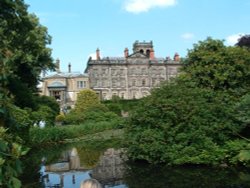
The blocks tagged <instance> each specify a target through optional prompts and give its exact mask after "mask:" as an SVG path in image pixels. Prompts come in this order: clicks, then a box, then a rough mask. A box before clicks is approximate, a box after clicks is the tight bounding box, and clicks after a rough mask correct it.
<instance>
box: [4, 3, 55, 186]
mask: <svg viewBox="0 0 250 188" xmlns="http://www.w3.org/2000/svg"><path fill="white" fill-rule="evenodd" d="M0 7H1V8H0V39H1V40H0V187H10V188H12V187H14V188H18V187H21V182H20V180H18V176H19V174H20V173H21V170H22V168H21V162H20V157H21V156H23V155H25V154H26V153H27V150H26V149H24V147H23V146H22V144H24V142H23V141H22V139H21V138H20V137H19V136H18V134H23V130H26V131H28V129H27V126H28V125H27V124H28V122H26V118H27V117H28V116H26V115H28V114H27V112H26V111H23V110H22V109H20V108H18V107H21V108H24V107H30V108H34V107H35V103H34V100H33V99H34V97H33V96H34V93H36V85H37V83H38V81H39V75H40V73H41V72H42V71H43V70H48V69H53V67H54V64H53V63H52V59H51V50H50V49H49V48H48V47H47V45H48V44H50V40H51V38H50V36H49V35H48V33H47V29H46V27H44V26H42V25H40V23H39V21H38V18H37V17H36V16H35V15H32V14H29V13H28V11H27V5H26V4H25V3H24V1H23V0H1V1H0ZM13 103H14V104H15V105H17V106H18V107H13ZM22 115H23V117H22Z"/></svg>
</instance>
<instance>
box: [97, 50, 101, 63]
mask: <svg viewBox="0 0 250 188" xmlns="http://www.w3.org/2000/svg"><path fill="white" fill-rule="evenodd" d="M100 59H101V58H100V50H99V48H97V49H96V60H100Z"/></svg>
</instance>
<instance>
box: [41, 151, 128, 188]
mask: <svg viewBox="0 0 250 188" xmlns="http://www.w3.org/2000/svg"><path fill="white" fill-rule="evenodd" d="M121 154H122V150H115V149H113V148H110V149H108V150H106V151H105V152H104V154H103V155H102V156H101V157H100V161H99V162H98V164H97V165H96V167H94V168H92V169H89V168H86V167H85V166H84V165H81V164H82V163H81V158H80V156H79V154H78V151H77V149H76V148H72V149H71V150H70V151H67V152H64V153H63V154H62V156H61V158H60V159H59V160H58V162H57V163H54V164H50V165H46V166H42V168H41V175H42V182H43V183H44V186H45V187H60V188H68V187H69V188H74V187H77V188H79V187H80V183H81V181H83V180H85V179H88V178H91V177H92V178H95V179H97V180H98V181H99V182H100V183H101V184H102V185H103V186H104V187H113V186H116V187H126V186H125V185H124V184H123V181H122V177H123V174H124V170H125V169H124V166H123V160H122V158H121Z"/></svg>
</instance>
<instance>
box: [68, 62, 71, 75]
mask: <svg viewBox="0 0 250 188" xmlns="http://www.w3.org/2000/svg"><path fill="white" fill-rule="evenodd" d="M68 71H69V73H71V64H70V63H69V64H68Z"/></svg>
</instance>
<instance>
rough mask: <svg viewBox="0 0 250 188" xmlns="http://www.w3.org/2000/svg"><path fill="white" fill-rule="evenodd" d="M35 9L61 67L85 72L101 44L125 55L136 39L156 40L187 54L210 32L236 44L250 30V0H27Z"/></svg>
mask: <svg viewBox="0 0 250 188" xmlns="http://www.w3.org/2000/svg"><path fill="white" fill-rule="evenodd" d="M25 3H26V4H28V5H30V6H29V9H28V10H29V12H30V13H35V14H36V15H37V16H38V17H39V19H40V23H41V24H42V25H44V26H46V27H47V28H48V32H49V34H50V35H51V36H52V44H51V45H50V46H49V47H50V48H52V49H53V52H52V56H53V58H54V59H57V58H59V59H60V61H61V70H62V71H67V65H68V63H69V62H70V63H71V65H72V71H80V72H83V71H84V69H85V67H86V63H87V59H88V57H89V56H90V55H92V54H95V50H96V48H99V49H100V53H101V56H103V57H107V56H109V57H116V56H123V51H124V49H125V48H126V47H128V48H129V52H130V53H132V45H133V43H134V42H135V41H136V40H138V41H151V40H152V41H153V44H154V50H155V56H156V57H167V56H170V57H173V56H174V53H175V52H178V53H179V54H180V56H181V57H185V56H186V55H187V49H192V47H193V44H194V43H197V42H198V41H200V40H205V39H206V38H207V37H208V36H211V37H212V38H214V39H224V40H225V44H227V45H233V44H234V43H235V42H236V41H237V36H239V35H244V34H249V33H250V32H249V31H250V24H249V23H250V11H249V10H250V0H25Z"/></svg>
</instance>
